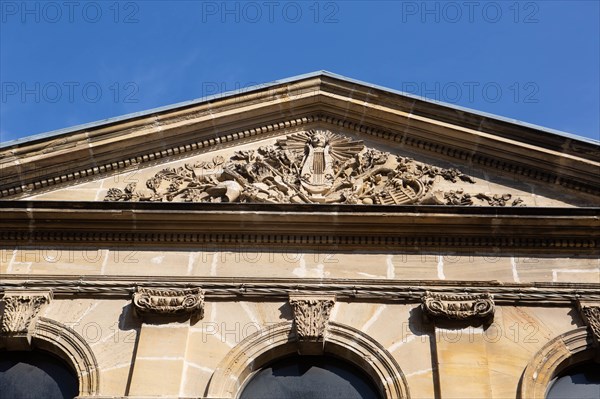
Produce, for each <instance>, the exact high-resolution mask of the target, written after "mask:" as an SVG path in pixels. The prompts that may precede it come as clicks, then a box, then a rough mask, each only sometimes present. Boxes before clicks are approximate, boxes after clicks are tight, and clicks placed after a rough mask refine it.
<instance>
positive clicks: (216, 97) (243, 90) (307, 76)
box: [0, 70, 600, 149]
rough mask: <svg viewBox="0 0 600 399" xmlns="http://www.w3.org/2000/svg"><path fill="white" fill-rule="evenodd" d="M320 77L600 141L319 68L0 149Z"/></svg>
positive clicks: (2, 146) (41, 135)
mask: <svg viewBox="0 0 600 399" xmlns="http://www.w3.org/2000/svg"><path fill="white" fill-rule="evenodd" d="M319 76H327V77H330V78H334V79H338V80H342V81H345V82H348V83H353V84H357V85H361V86H365V87H369V88H372V89H376V90H381V91H385V92H388V93H392V94H397V95H400V96H403V97H408V98H411V99H414V100H418V101H422V102H425V103H429V104H434V105H438V106H442V107H446V108H450V109H454V110H458V111H462V112H468V113H471V114H474V115H477V116H480V117H483V118H488V119H495V120H497V121H500V122H505V123H510V124H513V125H517V126H521V127H524V128H529V129H535V130H538V131H540V132H543V133H547V134H552V135H557V136H562V137H564V138H568V139H572V140H578V141H582V142H585V143H589V144H593V145H600V140H594V139H591V138H587V137H583V136H578V135H575V134H572V133H567V132H563V131H560V130H556V129H551V128H548V127H544V126H539V125H535V124H532V123H527V122H523V121H520V120H517V119H512V118H507V117H503V116H499V115H495V114H491V113H487V112H482V111H478V110H475V109H472V108H467V107H462V106H458V105H454V104H449V103H446V102H443V101H437V100H432V99H429V98H426V97H422V96H417V95H414V94H411V93H406V92H403V91H400V90H395V89H390V88H388V87H384V86H379V85H375V84H371V83H367V82H364V81H361V80H358V79H352V78H348V77H346V76H343V75H338V74H336V73H333V72H328V71H325V70H320V71H315V72H310V73H306V74H302V75H296V76H292V77H289V78H286V79H280V80H275V81H272V82H268V83H264V84H258V85H253V86H248V87H242V88H239V89H236V90H230V91H226V92H223V93H218V94H214V95H210V96H204V97H200V98H196V99H193V100H188V101H182V102H179V103H175V104H170V105H165V106H162V107H157V108H152V109H149V110H145V111H138V112H133V113H130V114H125V115H120V116H116V117H112V118H107V119H102V120H98V121H94V122H89V123H84V124H81V125H75V126H71V127H67V128H62V129H57V130H52V131H49V132H45V133H39V134H34V135H30V136H26V137H22V138H19V139H15V140H11V141H7V142H4V143H2V142H0V149H5V148H9V147H13V146H18V145H21V144H28V143H33V142H35V141H40V140H44V139H50V138H56V137H58V136H61V135H65V134H69V133H73V132H76V131H79V130H84V129H90V128H95V127H99V126H103V125H107V124H112V123H117V122H123V121H126V120H129V119H134V118H139V117H144V116H149V115H152V114H156V113H160V112H165V111H171V110H175V109H178V108H183V107H187V106H192V105H198V104H202V103H206V102H210V101H214V100H220V99H224V98H227V97H231V96H235V95H239V94H242V93H249V92H253V91H257V90H262V89H266V88H270V87H274V86H278V85H282V84H286V83H291V82H297V81H300V80H305V79H310V78H315V77H319Z"/></svg>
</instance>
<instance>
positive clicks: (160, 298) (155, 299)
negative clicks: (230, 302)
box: [133, 288, 204, 319]
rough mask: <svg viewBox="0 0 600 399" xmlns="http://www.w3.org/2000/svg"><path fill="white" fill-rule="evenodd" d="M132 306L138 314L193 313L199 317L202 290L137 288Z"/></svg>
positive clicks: (201, 312)
mask: <svg viewBox="0 0 600 399" xmlns="http://www.w3.org/2000/svg"><path fill="white" fill-rule="evenodd" d="M133 306H134V309H135V312H136V314H137V315H138V316H143V315H167V316H168V315H172V316H180V315H194V316H196V317H198V318H199V319H201V318H202V317H204V291H203V290H202V289H200V288H186V289H154V288H138V289H137V291H136V292H135V293H134V294H133Z"/></svg>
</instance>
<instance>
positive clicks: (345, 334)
mask: <svg viewBox="0 0 600 399" xmlns="http://www.w3.org/2000/svg"><path fill="white" fill-rule="evenodd" d="M314 345H319V346H320V347H321V350H320V353H319V356H317V357H321V356H324V357H328V358H335V359H338V360H341V361H342V362H345V363H346V364H349V365H350V367H353V368H356V369H358V370H359V373H361V375H366V376H367V380H368V381H370V382H371V383H372V386H373V387H375V391H376V393H377V395H376V396H375V397H377V398H386V399H387V398H394V399H403V398H410V394H409V391H408V385H407V383H406V379H405V377H404V374H403V373H402V370H401V369H400V367H399V365H398V363H397V362H396V361H395V359H394V358H393V357H392V356H391V354H390V353H389V352H388V351H387V350H386V349H385V348H383V347H382V346H381V345H380V344H379V343H378V342H377V341H375V340H374V339H372V338H371V337H369V336H368V335H366V334H364V333H363V332H361V331H359V330H357V329H354V328H352V327H350V326H346V325H343V324H340V323H336V322H330V323H329V326H328V329H327V333H326V335H325V338H324V341H323V342H320V343H314ZM299 349H300V346H299V342H298V341H297V340H296V336H295V332H294V330H293V328H292V323H290V322H283V323H280V324H277V325H275V326H271V327H269V328H268V329H265V330H261V331H258V332H256V333H254V334H252V335H251V336H249V337H247V338H246V339H244V340H243V341H241V342H240V343H239V344H238V345H237V346H236V347H234V348H233V349H232V350H231V351H230V353H229V354H228V355H227V356H226V357H225V359H223V361H222V362H221V363H220V364H219V366H218V367H217V369H216V370H215V372H214V374H213V376H212V379H211V382H210V384H209V387H208V389H207V391H206V396H208V397H223V398H240V395H241V393H242V392H243V390H244V388H245V387H246V386H247V384H250V383H251V381H252V379H253V377H254V376H255V375H256V373H257V372H260V370H262V369H263V368H264V367H268V366H269V365H271V364H277V362H278V361H283V360H285V359H286V358H290V357H307V358H308V357H310V356H311V355H314V354H315V351H309V352H310V354H305V355H298V354H299V353H300V352H301V351H300V350H299ZM304 349H305V348H304ZM282 359H283V360H282ZM307 397H314V396H307Z"/></svg>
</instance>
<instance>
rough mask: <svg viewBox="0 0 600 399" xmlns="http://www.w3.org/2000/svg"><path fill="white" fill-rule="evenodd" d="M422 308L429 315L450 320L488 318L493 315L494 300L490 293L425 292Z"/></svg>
mask: <svg viewBox="0 0 600 399" xmlns="http://www.w3.org/2000/svg"><path fill="white" fill-rule="evenodd" d="M422 308H423V310H424V312H425V313H426V314H427V315H428V316H429V317H432V318H443V319H450V320H473V319H488V318H491V317H493V315H494V301H493V299H492V296H491V295H490V294H444V293H434V292H426V293H425V295H424V296H423V298H422Z"/></svg>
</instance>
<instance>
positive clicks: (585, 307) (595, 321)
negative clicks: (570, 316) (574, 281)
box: [579, 301, 600, 348]
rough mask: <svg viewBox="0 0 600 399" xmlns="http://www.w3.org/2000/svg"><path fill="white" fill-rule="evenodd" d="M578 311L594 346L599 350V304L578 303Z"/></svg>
mask: <svg viewBox="0 0 600 399" xmlns="http://www.w3.org/2000/svg"><path fill="white" fill-rule="evenodd" d="M579 311H580V312H581V317H582V318H583V322H584V323H585V325H586V326H588V328H589V329H590V331H591V333H592V335H593V337H594V345H595V346H596V347H597V348H600V302H584V301H579Z"/></svg>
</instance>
